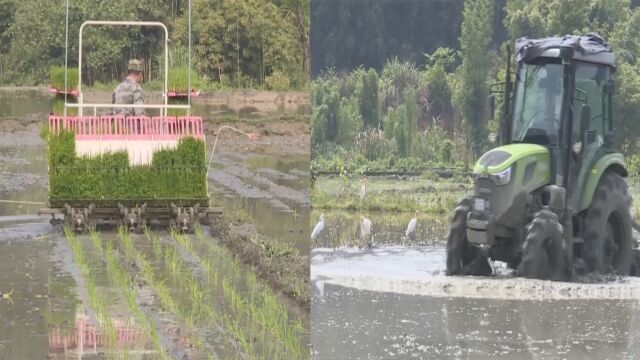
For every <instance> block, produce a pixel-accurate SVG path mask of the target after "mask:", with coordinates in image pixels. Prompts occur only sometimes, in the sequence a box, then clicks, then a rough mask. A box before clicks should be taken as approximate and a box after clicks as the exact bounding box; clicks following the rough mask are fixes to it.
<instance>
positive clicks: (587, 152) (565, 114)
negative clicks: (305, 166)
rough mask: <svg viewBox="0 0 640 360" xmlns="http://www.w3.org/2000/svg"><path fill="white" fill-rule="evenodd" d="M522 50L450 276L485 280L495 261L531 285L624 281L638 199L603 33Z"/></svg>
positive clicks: (523, 45)
mask: <svg viewBox="0 0 640 360" xmlns="http://www.w3.org/2000/svg"><path fill="white" fill-rule="evenodd" d="M515 45H516V47H515V49H516V52H515V55H516V60H517V69H516V71H515V73H516V74H515V81H514V82H513V83H512V81H511V69H510V65H509V64H508V65H507V72H506V75H507V76H506V82H504V83H502V84H503V85H504V90H501V91H499V92H502V93H504V102H503V106H504V108H503V111H502V115H503V118H502V121H501V126H500V127H501V129H500V144H499V145H500V146H498V147H496V148H494V149H492V150H490V151H488V152H486V153H485V154H484V155H482V156H481V157H480V158H479V159H478V161H477V163H476V164H475V166H474V168H473V178H474V193H473V195H472V196H469V197H467V198H465V199H463V200H462V201H461V202H460V204H459V205H458V207H456V209H455V215H454V219H453V223H452V227H451V230H450V232H449V237H448V242H447V273H448V274H450V275H459V274H472V275H487V274H488V273H491V267H490V266H488V262H487V259H489V258H491V259H493V260H500V261H504V262H506V263H507V265H508V266H509V267H511V268H513V269H514V270H516V271H517V272H518V273H519V274H521V275H523V276H527V277H535V278H543V279H548V278H550V279H569V278H570V277H571V276H572V275H573V274H574V273H575V272H600V273H609V272H617V273H619V274H622V275H626V274H628V273H630V271H631V269H632V242H633V240H632V237H631V223H632V220H631V217H630V212H629V205H630V204H631V197H630V196H629V194H628V186H627V184H626V181H625V179H624V177H626V176H627V171H626V169H625V166H624V159H623V156H622V154H619V153H616V152H614V150H613V141H612V139H613V136H612V135H613V123H612V122H613V120H612V118H613V112H612V106H611V104H612V102H613V89H614V81H613V75H614V73H615V56H614V54H613V52H612V49H611V46H610V45H609V43H608V42H606V41H605V40H604V39H602V38H601V37H599V36H598V35H595V34H588V35H584V36H576V35H567V36H564V37H551V38H544V39H524V38H523V39H519V40H517V41H516V44H515ZM509 59H510V57H509ZM492 90H493V89H492ZM492 99H493V97H491V100H492ZM492 103H493V102H491V103H490V104H492ZM491 108H493V106H491Z"/></svg>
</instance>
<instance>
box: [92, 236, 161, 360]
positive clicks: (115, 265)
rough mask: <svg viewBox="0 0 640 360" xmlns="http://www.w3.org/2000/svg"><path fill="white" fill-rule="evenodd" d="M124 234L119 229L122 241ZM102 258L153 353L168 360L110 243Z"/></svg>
mask: <svg viewBox="0 0 640 360" xmlns="http://www.w3.org/2000/svg"><path fill="white" fill-rule="evenodd" d="M124 234H125V233H124V230H123V229H122V228H119V229H118V236H119V237H120V238H121V239H122V237H126V236H125V235H124ZM127 235H128V234H127ZM98 236H99V235H98ZM129 240H130V239H129ZM94 242H97V241H96V240H94ZM100 242H101V240H100ZM104 256H105V258H106V260H107V265H108V269H109V276H110V277H111V279H112V280H113V281H114V283H115V284H116V285H117V286H118V287H119V288H120V289H121V290H122V291H123V293H124V295H125V298H126V300H127V305H128V307H129V311H130V312H131V313H132V314H133V316H134V317H135V319H136V320H138V321H139V322H140V324H141V325H142V328H143V330H144V331H145V333H146V334H147V336H148V337H149V339H151V343H152V345H153V347H154V349H155V351H156V352H157V353H158V355H159V356H160V358H161V359H169V356H168V355H167V352H166V351H165V349H164V347H163V346H162V344H161V342H160V335H159V334H158V327H157V326H156V324H155V323H154V322H153V320H151V319H150V318H148V317H147V316H146V315H145V313H144V312H143V311H142V310H141V308H140V306H139V305H138V303H137V299H138V294H137V291H136V287H135V286H133V284H132V279H131V275H130V274H129V272H127V271H125V269H124V268H123V267H122V266H120V260H119V256H118V251H117V250H116V249H115V247H114V245H113V244H112V243H107V244H106V246H105V247H104Z"/></svg>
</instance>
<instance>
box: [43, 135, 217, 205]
mask: <svg viewBox="0 0 640 360" xmlns="http://www.w3.org/2000/svg"><path fill="white" fill-rule="evenodd" d="M48 143H49V199H50V201H51V202H53V203H57V202H62V201H73V200H80V201H88V200H92V201H97V202H103V203H110V202H112V203H114V204H115V203H116V201H117V200H124V199H128V200H133V201H138V200H150V201H153V200H163V199H184V200H194V199H195V200H202V199H207V197H208V194H207V185H206V182H207V178H206V165H205V149H204V143H203V142H202V141H200V140H196V139H193V138H185V139H182V140H180V143H179V144H178V147H177V148H175V149H163V150H160V151H158V152H156V153H155V154H154V156H153V161H152V164H151V165H150V166H130V165H129V157H128V155H127V152H125V151H119V152H114V153H108V154H103V155H100V156H96V157H78V156H76V154H75V135H74V133H72V132H68V131H63V132H61V133H60V134H58V135H49V137H48Z"/></svg>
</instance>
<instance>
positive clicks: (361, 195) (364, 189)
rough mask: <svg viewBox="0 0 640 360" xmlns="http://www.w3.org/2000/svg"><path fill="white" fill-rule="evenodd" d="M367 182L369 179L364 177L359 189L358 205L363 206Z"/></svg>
mask: <svg viewBox="0 0 640 360" xmlns="http://www.w3.org/2000/svg"><path fill="white" fill-rule="evenodd" d="M367 182H369V179H367V177H366V176H365V177H364V179H362V186H361V187H360V205H362V204H364V198H365V196H367Z"/></svg>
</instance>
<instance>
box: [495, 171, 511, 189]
mask: <svg viewBox="0 0 640 360" xmlns="http://www.w3.org/2000/svg"><path fill="white" fill-rule="evenodd" d="M490 177H491V179H492V180H493V182H495V183H496V185H506V184H508V183H509V181H510V180H511V168H508V169H507V170H505V171H503V172H500V173H497V174H491V175H490Z"/></svg>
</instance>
